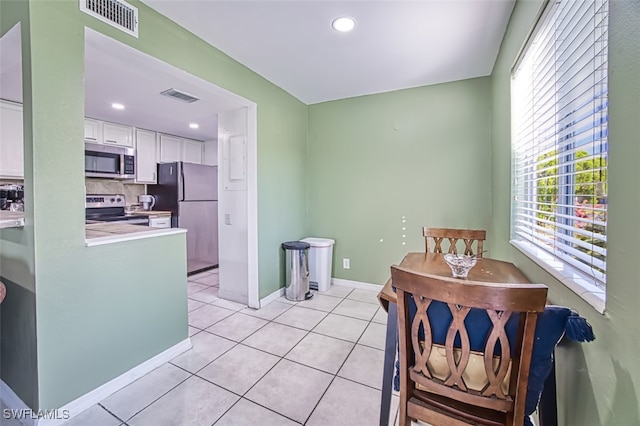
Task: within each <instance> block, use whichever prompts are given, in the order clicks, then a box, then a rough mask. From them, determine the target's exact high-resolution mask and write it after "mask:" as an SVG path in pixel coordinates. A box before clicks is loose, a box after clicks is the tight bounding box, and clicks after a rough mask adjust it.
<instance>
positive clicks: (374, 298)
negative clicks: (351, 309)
mask: <svg viewBox="0 0 640 426" xmlns="http://www.w3.org/2000/svg"><path fill="white" fill-rule="evenodd" d="M380 289H382V287H380ZM346 298H347V299H349V300H357V301H359V302H367V303H371V304H373V305H376V306H380V302H378V292H377V291H369V290H362V289H359V288H356V289H355V290H353V291H352V292H351V293H350V294H349V295H348V296H347V297H346Z"/></svg>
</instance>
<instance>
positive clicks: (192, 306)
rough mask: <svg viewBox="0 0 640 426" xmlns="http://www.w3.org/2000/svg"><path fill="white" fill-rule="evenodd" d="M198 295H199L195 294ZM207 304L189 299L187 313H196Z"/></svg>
mask: <svg viewBox="0 0 640 426" xmlns="http://www.w3.org/2000/svg"><path fill="white" fill-rule="evenodd" d="M194 294H197V293H194ZM204 305H206V303H202V302H199V301H197V300H191V299H190V298H189V299H187V311H189V312H191V311H195V310H196V309H198V308H202V307H203V306H204Z"/></svg>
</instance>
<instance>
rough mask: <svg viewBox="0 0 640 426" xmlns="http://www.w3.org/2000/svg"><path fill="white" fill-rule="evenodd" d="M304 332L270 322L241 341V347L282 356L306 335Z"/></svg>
mask: <svg viewBox="0 0 640 426" xmlns="http://www.w3.org/2000/svg"><path fill="white" fill-rule="evenodd" d="M307 333H308V332H307V331H306V330H301V329H299V328H294V327H289V326H287V325H282V324H278V323H275V322H271V323H269V324H267V325H265V326H264V327H263V328H261V329H260V330H258V331H256V332H255V333H253V334H252V335H251V336H249V337H247V338H246V339H245V340H243V341H242V344H243V345H247V346H251V347H253V348H257V349H260V350H262V351H265V352H269V353H270V354H274V355H278V356H284V355H285V354H286V353H287V352H289V351H290V350H291V349H292V348H293V347H294V346H295V345H296V344H297V343H298V342H299V341H300V340H302V338H303V337H304V336H305V335H306V334H307Z"/></svg>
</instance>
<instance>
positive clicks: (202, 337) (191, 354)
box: [171, 331, 236, 373]
mask: <svg viewBox="0 0 640 426" xmlns="http://www.w3.org/2000/svg"><path fill="white" fill-rule="evenodd" d="M191 344H192V345H193V347H192V348H191V349H189V350H188V351H187V352H185V353H183V354H182V355H178V356H177V357H175V358H174V359H172V360H171V363H172V364H175V365H177V366H178V367H180V368H183V369H185V370H187V371H190V372H192V373H196V372H197V371H198V370H200V369H201V368H202V367H204V366H205V365H207V364H209V363H210V362H211V361H213V360H214V359H216V358H218V357H219V356H220V355H222V354H223V353H225V352H226V351H228V350H229V349H231V348H232V347H234V346H235V345H236V344H235V342H232V341H231V340H227V339H224V338H222V337H219V336H215V335H213V334H211V333H208V332H206V331H203V332H200V333H198V334H196V335H195V336H193V337H192V338H191Z"/></svg>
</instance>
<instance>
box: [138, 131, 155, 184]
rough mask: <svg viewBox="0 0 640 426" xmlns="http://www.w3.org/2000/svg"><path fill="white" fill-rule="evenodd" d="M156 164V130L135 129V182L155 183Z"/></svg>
mask: <svg viewBox="0 0 640 426" xmlns="http://www.w3.org/2000/svg"><path fill="white" fill-rule="evenodd" d="M157 165H158V146H157V140H156V132H151V131H149V130H141V129H136V183H156V182H157V181H156V179H157V176H156V171H157V168H158V167H157Z"/></svg>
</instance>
